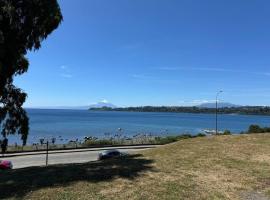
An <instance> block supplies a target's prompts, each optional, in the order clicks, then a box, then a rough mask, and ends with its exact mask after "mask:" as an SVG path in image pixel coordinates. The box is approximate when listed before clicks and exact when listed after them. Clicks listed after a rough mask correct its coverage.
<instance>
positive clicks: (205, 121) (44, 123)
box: [9, 109, 270, 144]
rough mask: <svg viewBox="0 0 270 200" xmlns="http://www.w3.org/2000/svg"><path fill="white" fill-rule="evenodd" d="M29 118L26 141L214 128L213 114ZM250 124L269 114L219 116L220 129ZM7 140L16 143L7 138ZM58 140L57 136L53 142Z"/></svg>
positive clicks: (67, 113)
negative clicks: (120, 132) (118, 133)
mask: <svg viewBox="0 0 270 200" xmlns="http://www.w3.org/2000/svg"><path fill="white" fill-rule="evenodd" d="M27 112H28V115H29V118H30V133H29V139H28V144H29V143H33V142H38V140H39V138H42V137H56V138H59V136H61V138H62V140H61V141H62V142H66V141H69V140H75V139H76V138H78V139H82V138H83V137H84V136H96V137H104V133H117V131H118V128H121V129H122V133H123V134H124V135H126V136H132V135H135V134H138V133H148V134H149V133H151V134H156V135H161V134H164V133H166V134H169V135H176V134H184V133H191V134H197V133H199V132H201V131H202V130H203V129H215V115H214V114H191V113H153V112H152V113H145V112H106V111H87V110H56V109H27ZM250 124H259V125H261V126H270V116H258V115H233V114H231V115H229V114H222V115H218V126H219V130H225V129H228V130H230V131H232V132H234V133H239V132H241V131H245V130H247V129H248V126H249V125H250ZM9 138H10V139H9V143H14V142H18V141H19V140H18V138H19V137H18V136H17V137H9ZM56 142H57V143H61V142H60V140H59V139H57V141H56Z"/></svg>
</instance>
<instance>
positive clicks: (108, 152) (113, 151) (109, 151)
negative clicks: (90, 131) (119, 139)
mask: <svg viewBox="0 0 270 200" xmlns="http://www.w3.org/2000/svg"><path fill="white" fill-rule="evenodd" d="M104 153H106V154H111V153H118V150H107V151H105V152H104Z"/></svg>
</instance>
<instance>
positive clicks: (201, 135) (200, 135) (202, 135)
mask: <svg viewBox="0 0 270 200" xmlns="http://www.w3.org/2000/svg"><path fill="white" fill-rule="evenodd" d="M205 136H206V135H205V134H204V133H198V135H196V136H195V137H205Z"/></svg>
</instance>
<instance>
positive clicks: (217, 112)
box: [216, 90, 223, 135]
mask: <svg viewBox="0 0 270 200" xmlns="http://www.w3.org/2000/svg"><path fill="white" fill-rule="evenodd" d="M222 92H223V91H222V90H220V91H218V92H217V95H216V135H217V134H218V122H217V120H218V119H217V114H218V95H219V94H220V93H222Z"/></svg>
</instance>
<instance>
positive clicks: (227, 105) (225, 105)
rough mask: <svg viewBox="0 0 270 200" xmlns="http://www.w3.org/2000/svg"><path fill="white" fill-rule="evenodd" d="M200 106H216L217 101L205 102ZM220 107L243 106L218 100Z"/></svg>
mask: <svg viewBox="0 0 270 200" xmlns="http://www.w3.org/2000/svg"><path fill="white" fill-rule="evenodd" d="M198 107H199V108H215V107H216V103H203V104H200V105H198ZM218 107H219V108H238V107H241V106H240V105H236V104H232V103H228V102H218Z"/></svg>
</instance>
